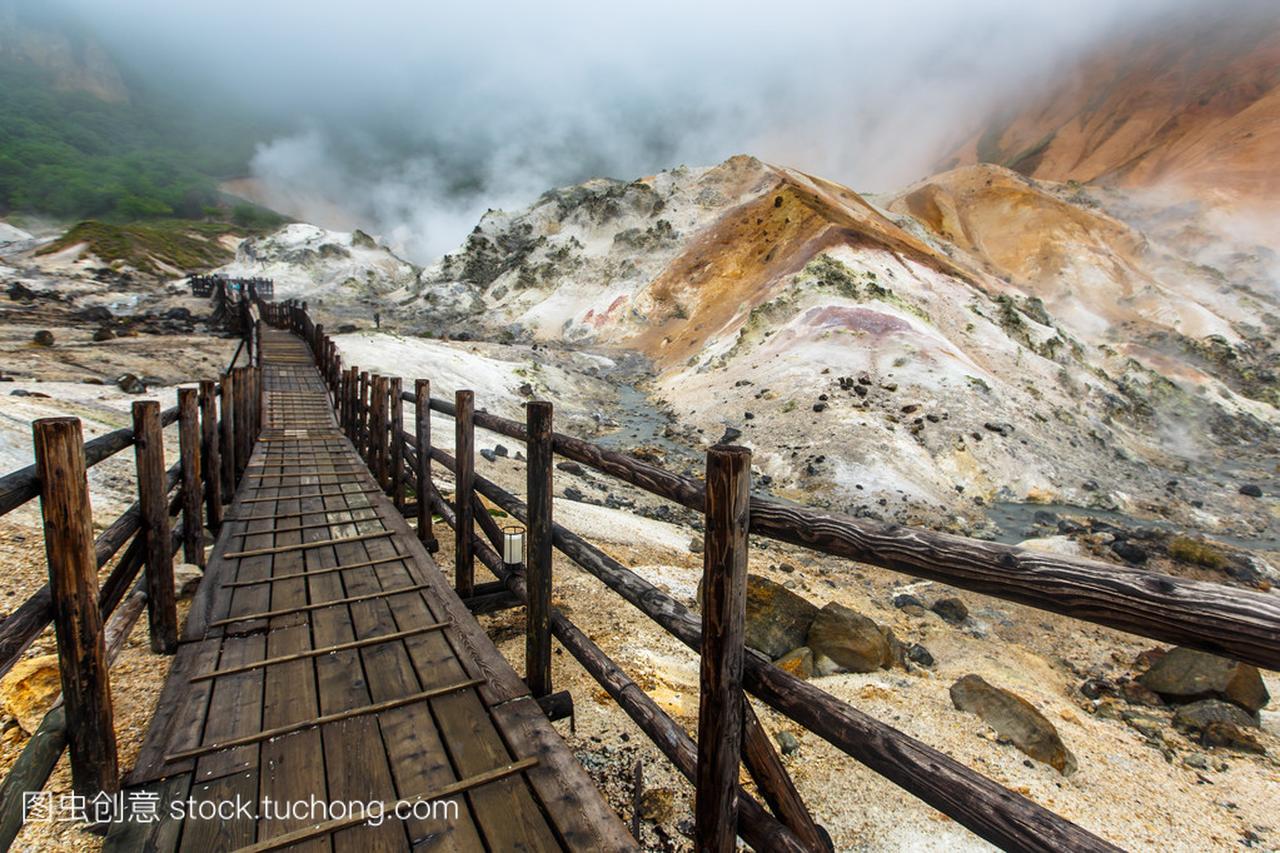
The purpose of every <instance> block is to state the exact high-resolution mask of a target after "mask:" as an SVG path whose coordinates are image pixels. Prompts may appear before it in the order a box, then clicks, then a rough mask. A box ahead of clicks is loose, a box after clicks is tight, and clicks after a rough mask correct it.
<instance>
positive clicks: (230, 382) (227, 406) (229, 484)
mask: <svg viewBox="0 0 1280 853" xmlns="http://www.w3.org/2000/svg"><path fill="white" fill-rule="evenodd" d="M221 427H222V430H221V432H222V448H221V452H220V454H219V455H220V456H221V457H222V500H223V502H224V503H230V502H231V501H232V499H233V498H234V497H235V491H236V377H235V371H234V370H228V371H227V372H226V373H224V374H222V422H221Z"/></svg>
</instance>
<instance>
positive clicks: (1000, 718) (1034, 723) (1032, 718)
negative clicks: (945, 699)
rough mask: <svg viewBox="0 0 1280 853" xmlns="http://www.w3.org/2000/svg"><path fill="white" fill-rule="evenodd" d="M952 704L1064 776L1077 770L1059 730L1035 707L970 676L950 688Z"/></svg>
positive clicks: (1003, 690) (1018, 697)
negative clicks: (980, 719) (979, 719)
mask: <svg viewBox="0 0 1280 853" xmlns="http://www.w3.org/2000/svg"><path fill="white" fill-rule="evenodd" d="M951 702H952V703H953V704H954V705H955V706H956V707H957V708H959V709H960V710H961V711H969V712H971V713H974V714H977V715H978V716H979V717H981V718H982V719H983V720H984V721H986V723H987V725H989V726H991V728H993V729H995V730H996V732H997V733H998V734H999V735H1000V736H1001V737H1004V738H1007V739H1008V740H1009V741H1011V742H1012V743H1013V745H1014V746H1016V747H1017V748H1018V749H1020V750H1022V751H1023V752H1025V753H1026V754H1027V755H1029V756H1031V757H1032V758H1034V759H1035V760H1037V761H1043V762H1044V763H1045V764H1048V765H1049V766H1050V767H1053V768H1054V769H1055V770H1057V771H1058V772H1059V773H1061V774H1062V775H1064V776H1068V775H1070V774H1072V773H1074V772H1075V770H1076V759H1075V756H1074V755H1072V754H1071V750H1069V749H1067V747H1066V744H1064V743H1063V742H1062V738H1061V737H1060V736H1059V735H1058V730H1057V729H1056V728H1054V725H1053V723H1051V722H1049V720H1048V719H1046V718H1045V716H1044V715H1043V714H1041V713H1040V712H1039V711H1038V710H1036V707H1035V706H1034V705H1032V704H1031V703H1030V702H1028V701H1027V700H1026V699H1023V698H1022V697H1021V696H1019V695H1018V694H1016V693H1012V692H1010V691H1008V690H1005V689H1003V688H1000V687H993V686H992V685H990V684H988V683H987V682H986V681H985V680H983V678H982V677H981V676H978V675H973V674H972V673H971V674H969V675H966V676H964V677H963V678H961V679H960V680H959V681H957V682H956V683H955V684H953V685H951Z"/></svg>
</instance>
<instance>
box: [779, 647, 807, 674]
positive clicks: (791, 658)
mask: <svg viewBox="0 0 1280 853" xmlns="http://www.w3.org/2000/svg"><path fill="white" fill-rule="evenodd" d="M773 665H774V666H776V667H777V668H778V669H781V670H784V671H786V672H789V673H791V674H792V675H794V676H795V677H796V678H813V671H814V670H813V649H811V648H809V647H808V646H801V647H800V648H798V649H792V650H791V651H789V652H787V653H786V654H785V655H783V656H782V657H780V658H778V659H777V660H776V661H774V662H773Z"/></svg>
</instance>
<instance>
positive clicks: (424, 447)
mask: <svg viewBox="0 0 1280 853" xmlns="http://www.w3.org/2000/svg"><path fill="white" fill-rule="evenodd" d="M413 419H414V425H415V427H416V432H417V436H416V437H417V439H418V468H417V472H416V473H417V477H416V478H415V479H416V481H417V487H416V488H417V492H418V539H420V540H422V543H423V544H424V545H426V546H427V550H428V551H429V552H431V553H433V554H434V553H435V552H436V551H437V550H438V549H439V548H440V543H439V542H437V541H436V532H435V530H434V529H433V527H432V512H431V493H432V491H433V489H434V487H433V486H432V485H431V381H430V380H429V379H419V380H417V381H415V382H414V383H413Z"/></svg>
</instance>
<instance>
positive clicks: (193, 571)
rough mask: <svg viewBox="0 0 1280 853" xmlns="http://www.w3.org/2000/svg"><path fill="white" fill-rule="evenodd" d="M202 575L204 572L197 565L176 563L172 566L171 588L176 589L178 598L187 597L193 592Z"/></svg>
mask: <svg viewBox="0 0 1280 853" xmlns="http://www.w3.org/2000/svg"><path fill="white" fill-rule="evenodd" d="M203 577H204V572H202V571H201V570H200V567H199V566H196V565H193V564H191V563H178V564H177V565H175V566H174V567H173V588H174V589H175V590H176V591H177V594H178V598H180V599H181V598H188V597H189V596H191V595H194V594H195V591H196V587H198V586H199V585H200V580H201V579H202V578H203Z"/></svg>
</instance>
